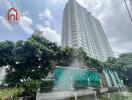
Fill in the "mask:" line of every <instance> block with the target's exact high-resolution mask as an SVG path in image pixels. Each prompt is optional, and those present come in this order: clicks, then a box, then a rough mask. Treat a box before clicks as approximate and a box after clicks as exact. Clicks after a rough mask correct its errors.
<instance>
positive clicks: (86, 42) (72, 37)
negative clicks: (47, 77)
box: [61, 0, 113, 61]
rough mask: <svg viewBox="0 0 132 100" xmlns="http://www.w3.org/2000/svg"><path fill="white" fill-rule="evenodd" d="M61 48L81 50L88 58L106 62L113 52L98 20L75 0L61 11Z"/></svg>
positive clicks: (70, 0) (71, 0)
mask: <svg viewBox="0 0 132 100" xmlns="http://www.w3.org/2000/svg"><path fill="white" fill-rule="evenodd" d="M61 40H62V47H63V48H64V47H66V46H69V47H72V48H83V50H84V51H85V52H86V53H87V55H88V56H89V57H92V58H94V59H97V60H100V61H106V60H107V59H108V57H113V52H112V50H111V47H110V45H109V42H108V40H107V37H106V35H105V33H104V31H103V29H102V26H101V24H100V22H99V20H98V19H96V18H95V17H93V16H92V15H91V14H90V13H89V12H88V11H87V10H86V9H85V8H83V7H82V6H81V5H80V4H78V3H77V2H76V1H75V0H69V1H68V3H67V4H66V6H65V8H64V11H63V27H62V39H61Z"/></svg>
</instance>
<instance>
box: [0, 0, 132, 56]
mask: <svg viewBox="0 0 132 100" xmlns="http://www.w3.org/2000/svg"><path fill="white" fill-rule="evenodd" d="M67 1H68V0H0V41H4V40H11V41H17V40H26V39H27V38H29V37H30V36H31V34H32V33H33V31H34V29H38V30H41V31H43V32H44V34H43V35H44V37H46V38H47V39H48V40H50V41H52V42H56V43H57V44H60V42H61V27H62V14H63V9H64V7H65V4H66V2H67ZM76 1H77V2H78V3H79V4H81V5H82V6H83V7H85V8H86V9H87V10H88V12H91V14H92V15H93V16H95V17H96V18H97V19H99V20H100V22H101V25H102V27H103V29H104V31H105V34H106V36H107V38H108V40H109V42H110V45H111V47H112V50H113V52H114V54H115V56H116V57H117V56H118V55H119V54H121V53H124V52H132V22H131V21H130V18H129V16H128V12H127V10H126V7H125V4H124V2H123V0H76ZM127 4H128V6H129V9H130V12H131V14H132V7H131V6H130V1H129V0H127ZM11 7H15V8H16V9H17V10H19V12H20V14H21V20H20V22H19V23H17V24H9V23H7V22H6V20H5V17H4V16H5V14H6V13H7V11H8V10H9V9H10V8H11Z"/></svg>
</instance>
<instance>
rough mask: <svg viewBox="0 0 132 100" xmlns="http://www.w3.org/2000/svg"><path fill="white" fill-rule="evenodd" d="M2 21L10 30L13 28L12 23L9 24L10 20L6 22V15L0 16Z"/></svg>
mask: <svg viewBox="0 0 132 100" xmlns="http://www.w3.org/2000/svg"><path fill="white" fill-rule="evenodd" d="M0 22H1V23H2V25H4V26H5V27H6V28H8V29H9V30H13V28H12V26H11V24H9V23H8V22H6V20H5V18H4V17H2V16H0Z"/></svg>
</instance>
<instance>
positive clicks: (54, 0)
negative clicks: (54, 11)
mask: <svg viewBox="0 0 132 100" xmlns="http://www.w3.org/2000/svg"><path fill="white" fill-rule="evenodd" d="M50 1H51V3H52V4H58V3H62V2H64V1H63V0H50Z"/></svg>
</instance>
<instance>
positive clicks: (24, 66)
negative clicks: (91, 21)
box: [0, 36, 132, 97]
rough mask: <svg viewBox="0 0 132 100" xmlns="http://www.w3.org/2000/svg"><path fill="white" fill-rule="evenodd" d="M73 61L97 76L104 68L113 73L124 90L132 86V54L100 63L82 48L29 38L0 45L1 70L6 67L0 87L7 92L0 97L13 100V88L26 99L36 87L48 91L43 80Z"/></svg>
mask: <svg viewBox="0 0 132 100" xmlns="http://www.w3.org/2000/svg"><path fill="white" fill-rule="evenodd" d="M75 60H77V61H78V63H83V65H84V66H85V67H88V68H95V69H97V70H98V71H99V72H101V71H102V69H103V68H106V67H108V68H110V69H112V70H116V71H118V73H119V76H120V77H121V78H122V79H123V81H124V82H125V84H126V85H127V86H131V85H132V77H131V75H132V74H131V73H132V53H125V54H121V55H120V56H119V57H118V58H109V59H108V61H107V62H100V61H98V60H95V59H93V58H90V57H88V56H87V55H86V53H85V52H84V51H83V49H82V48H79V49H73V48H69V47H66V48H63V49H62V48H61V47H60V46H58V45H57V44H55V43H52V42H50V41H48V40H47V39H45V38H44V37H37V36H32V37H30V38H29V39H28V40H26V41H23V40H20V41H17V42H12V41H2V42H0V67H3V66H8V67H7V68H6V76H5V78H4V80H3V83H2V85H4V84H7V85H8V88H9V89H1V90H0V91H2V92H0V95H1V96H3V95H5V96H6V95H7V96H8V94H9V96H10V95H11V96H12V97H14V95H15V96H16V92H18V93H21V92H19V91H17V88H15V87H18V88H21V87H22V89H24V95H27V96H35V95H36V92H37V89H38V87H40V89H41V90H43V91H45V89H47V88H48V91H51V88H52V87H53V82H52V81H51V82H50V81H49V82H43V79H45V78H46V76H47V75H48V73H49V72H51V73H53V72H54V68H55V66H64V67H68V66H70V65H71V64H72V63H73V62H74V61H75ZM82 68H83V67H82ZM9 90H10V91H13V92H9V93H8V92H7V94H5V91H9ZM20 90H21V89H20ZM10 93H13V94H10Z"/></svg>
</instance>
